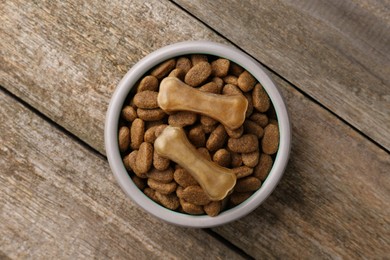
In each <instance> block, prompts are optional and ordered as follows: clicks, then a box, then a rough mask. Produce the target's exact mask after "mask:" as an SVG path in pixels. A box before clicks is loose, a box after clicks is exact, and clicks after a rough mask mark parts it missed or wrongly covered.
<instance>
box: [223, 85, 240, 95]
mask: <svg viewBox="0 0 390 260" xmlns="http://www.w3.org/2000/svg"><path fill="white" fill-rule="evenodd" d="M222 94H224V95H242V92H241V90H240V89H239V88H238V87H237V86H235V85H233V84H226V85H225V86H224V87H223V89H222Z"/></svg>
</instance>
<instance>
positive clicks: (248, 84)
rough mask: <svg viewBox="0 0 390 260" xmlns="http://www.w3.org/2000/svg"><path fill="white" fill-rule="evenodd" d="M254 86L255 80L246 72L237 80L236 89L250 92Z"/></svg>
mask: <svg viewBox="0 0 390 260" xmlns="http://www.w3.org/2000/svg"><path fill="white" fill-rule="evenodd" d="M255 84H256V79H255V78H254V77H253V76H252V74H250V73H249V72H248V71H244V72H243V73H241V74H240V76H239V77H238V79H237V85H238V87H239V88H240V89H241V90H242V91H244V92H248V91H251V90H252V89H253V88H254V86H255Z"/></svg>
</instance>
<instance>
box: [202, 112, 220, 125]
mask: <svg viewBox="0 0 390 260" xmlns="http://www.w3.org/2000/svg"><path fill="white" fill-rule="evenodd" d="M200 123H201V124H202V125H204V126H214V125H216V124H217V123H218V121H217V120H215V119H214V118H211V117H209V116H205V115H201V116H200Z"/></svg>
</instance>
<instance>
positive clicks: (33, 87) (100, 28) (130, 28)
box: [0, 0, 222, 153]
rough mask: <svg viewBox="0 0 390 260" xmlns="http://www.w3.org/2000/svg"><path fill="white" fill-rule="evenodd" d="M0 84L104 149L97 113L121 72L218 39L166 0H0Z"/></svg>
mask: <svg viewBox="0 0 390 260" xmlns="http://www.w3.org/2000/svg"><path fill="white" fill-rule="evenodd" d="M0 23H1V26H0V38H1V41H0V85H1V86H4V87H5V88H7V89H8V90H9V91H11V92H12V93H14V94H15V95H17V96H18V97H20V98H22V99H23V100H25V101H26V102H28V103H29V104H31V105H32V106H33V107H35V108H36V109H38V110H39V111H41V112H42V113H44V114H45V115H46V116H48V117H49V118H51V119H52V120H53V121H55V122H57V123H59V124H61V125H62V126H63V127H64V128H66V129H67V130H69V131H70V132H72V133H73V134H75V135H76V136H78V137H79V138H81V139H83V140H84V141H85V142H87V143H88V144H89V145H90V146H92V147H94V148H95V149H97V150H99V152H101V153H104V149H103V128H104V124H103V123H102V119H103V118H104V117H105V113H106V109H107V106H108V102H109V100H110V97H111V95H112V93H113V91H114V89H115V87H116V85H117V84H118V82H119V81H120V79H121V78H122V77H123V76H124V74H125V73H126V72H127V70H129V69H130V68H131V66H132V65H134V64H135V63H136V62H137V61H138V60H140V59H141V58H143V57H144V56H145V55H147V54H148V53H150V52H152V51H154V50H156V49H158V48H159V47H163V46H165V45H167V44H170V43H174V42H178V41H185V40H195V39H208V40H213V41H222V39H220V38H219V37H218V36H216V35H215V34H214V33H213V32H212V31H210V30H209V29H207V28H206V27H204V26H202V25H201V24H200V23H199V22H196V21H194V20H193V19H191V18H190V17H189V16H188V15H186V14H185V13H184V12H182V11H180V10H179V9H178V8H176V7H175V6H173V5H172V4H171V3H169V2H167V3H166V2H165V1H163V2H161V1H157V0H152V1H147V2H145V1H141V0H136V1H133V0H125V1H123V0H114V1H98V0H94V1H87V2H78V1H76V2H75V1H50V0H46V1H31V2H28V3H26V2H25V1H20V0H15V1H2V2H1V3H0Z"/></svg>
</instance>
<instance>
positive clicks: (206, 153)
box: [197, 147, 211, 161]
mask: <svg viewBox="0 0 390 260" xmlns="http://www.w3.org/2000/svg"><path fill="white" fill-rule="evenodd" d="M197 150H198V152H199V153H200V154H201V155H202V156H203V157H204V158H206V159H207V160H209V161H211V155H210V152H209V150H208V149H207V148H205V147H199V148H198V149H197Z"/></svg>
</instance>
